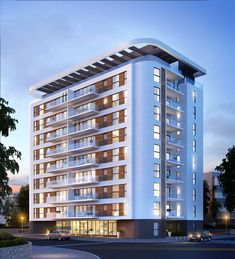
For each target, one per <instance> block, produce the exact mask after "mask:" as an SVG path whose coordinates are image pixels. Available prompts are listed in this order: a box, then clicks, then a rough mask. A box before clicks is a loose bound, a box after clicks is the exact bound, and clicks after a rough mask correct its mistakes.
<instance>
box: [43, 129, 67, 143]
mask: <svg viewBox="0 0 235 259" xmlns="http://www.w3.org/2000/svg"><path fill="white" fill-rule="evenodd" d="M67 134H68V131H67V129H64V130H63V131H59V132H52V133H48V134H47V140H53V139H55V138H59V137H62V136H66V135H67Z"/></svg>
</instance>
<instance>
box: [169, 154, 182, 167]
mask: <svg viewBox="0 0 235 259" xmlns="http://www.w3.org/2000/svg"><path fill="white" fill-rule="evenodd" d="M166 161H167V165H170V166H178V165H179V166H181V165H183V164H182V163H181V162H180V158H179V157H175V156H172V155H166Z"/></svg>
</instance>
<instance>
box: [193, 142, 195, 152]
mask: <svg viewBox="0 0 235 259" xmlns="http://www.w3.org/2000/svg"><path fill="white" fill-rule="evenodd" d="M193 152H196V139H194V140H193Z"/></svg>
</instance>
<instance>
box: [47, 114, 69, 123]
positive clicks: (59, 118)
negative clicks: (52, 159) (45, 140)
mask: <svg viewBox="0 0 235 259" xmlns="http://www.w3.org/2000/svg"><path fill="white" fill-rule="evenodd" d="M65 119H67V114H63V113H62V114H60V115H57V116H53V117H49V118H47V119H46V124H47V126H50V125H52V124H54V123H57V122H61V121H63V120H65Z"/></svg>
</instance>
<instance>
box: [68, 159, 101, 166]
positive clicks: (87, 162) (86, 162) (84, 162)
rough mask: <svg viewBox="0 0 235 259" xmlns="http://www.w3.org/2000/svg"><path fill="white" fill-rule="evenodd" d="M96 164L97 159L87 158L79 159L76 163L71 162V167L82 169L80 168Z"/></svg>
mask: <svg viewBox="0 0 235 259" xmlns="http://www.w3.org/2000/svg"><path fill="white" fill-rule="evenodd" d="M95 164H96V159H95V158H89V157H85V158H81V159H77V160H75V161H70V162H69V167H80V166H85V165H95Z"/></svg>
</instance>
